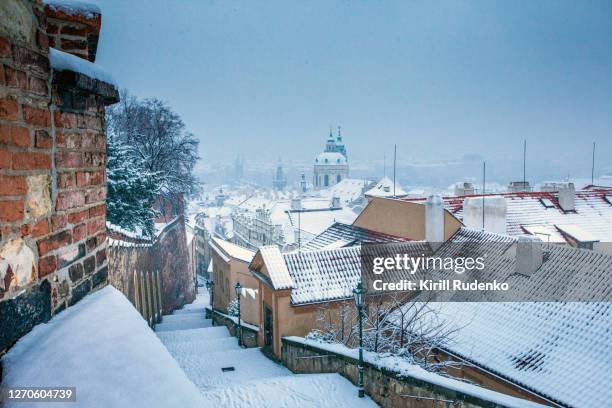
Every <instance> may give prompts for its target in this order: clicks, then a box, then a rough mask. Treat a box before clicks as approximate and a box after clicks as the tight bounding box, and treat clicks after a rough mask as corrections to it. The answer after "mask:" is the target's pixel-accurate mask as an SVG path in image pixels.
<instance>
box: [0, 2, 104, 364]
mask: <svg viewBox="0 0 612 408" xmlns="http://www.w3.org/2000/svg"><path fill="white" fill-rule="evenodd" d="M11 2H12V3H14V4H13V5H14V6H15V7H14V9H15V10H21V11H22V12H23V13H24V15H23V16H22V17H23V19H26V20H28V21H30V20H31V21H33V22H34V23H33V24H35V27H33V32H35V33H36V35H33V36H31V37H24V36H23V33H22V30H20V28H19V27H13V26H11V24H10V19H11V18H14V16H13V17H10V16H8V15H6V14H5V13H0V26H2V27H7V30H5V34H4V35H5V36H4V37H2V36H0V67H1V68H0V69H1V70H2V71H3V72H4V75H1V74H2V73H1V72H0V78H3V80H2V81H0V95H1V96H0V353H2V351H4V350H6V349H7V348H8V347H10V346H11V345H12V344H13V343H14V342H15V341H16V340H17V339H19V338H20V337H21V336H23V335H24V334H26V333H27V332H28V331H29V330H31V328H32V327H33V326H35V325H36V324H38V323H40V322H44V321H47V320H49V319H50V318H51V316H53V315H54V314H55V313H57V312H59V311H60V310H62V309H64V308H66V307H68V306H71V305H73V304H74V303H76V302H78V301H79V300H80V299H82V298H83V297H84V296H85V295H86V294H87V293H89V292H91V291H92V290H95V289H97V288H99V287H102V286H104V285H106V282H107V266H106V265H107V262H106V229H105V222H106V206H105V199H106V169H105V164H106V163H105V161H106V152H105V151H106V137H105V134H104V130H103V119H104V108H105V105H106V104H107V103H108V101H109V99H108V98H104V97H101V96H100V95H96V94H92V93H91V92H89V91H87V90H83V89H76V88H75V85H74V84H70V83H58V82H56V81H55V80H53V81H49V79H50V77H51V76H52V75H53V71H52V68H51V67H50V62H49V45H48V41H47V35H46V33H47V29H48V27H47V19H46V16H45V13H44V11H43V9H42V6H40V5H37V4H33V5H32V3H31V2H29V1H27V0H11ZM11 27H13V28H11ZM50 82H51V85H49V83H50ZM59 95H64V96H66V95H69V96H70V103H66V102H67V101H66V100H65V99H64V97H59ZM78 106H82V107H83V108H78Z"/></svg>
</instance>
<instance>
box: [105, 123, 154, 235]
mask: <svg viewBox="0 0 612 408" xmlns="http://www.w3.org/2000/svg"><path fill="white" fill-rule="evenodd" d="M107 155H108V163H107V169H106V170H107V177H108V193H107V198H106V205H107V219H108V221H109V222H110V223H112V224H115V225H118V226H120V227H121V228H124V229H126V230H129V231H134V232H138V233H142V234H143V235H146V236H149V237H151V236H153V234H154V231H155V229H154V219H155V216H156V211H155V210H154V209H153V202H154V200H155V198H156V197H157V195H158V194H159V192H160V187H159V184H158V183H157V180H156V178H157V177H158V174H157V172H152V171H150V170H149V169H148V168H147V167H146V164H145V163H144V161H143V160H142V159H141V158H140V157H139V155H138V153H137V152H136V151H135V150H134V149H133V148H132V147H130V146H127V145H125V144H123V143H122V142H120V141H119V140H117V139H116V138H114V137H112V135H110V134H109V138H108V145H107Z"/></svg>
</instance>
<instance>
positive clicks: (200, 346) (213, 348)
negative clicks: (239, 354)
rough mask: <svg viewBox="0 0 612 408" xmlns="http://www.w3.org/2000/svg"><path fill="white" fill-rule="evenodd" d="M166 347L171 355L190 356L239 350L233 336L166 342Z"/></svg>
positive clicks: (195, 356)
mask: <svg viewBox="0 0 612 408" xmlns="http://www.w3.org/2000/svg"><path fill="white" fill-rule="evenodd" d="M166 348H167V349H168V351H169V352H170V354H172V355H173V356H179V355H180V356H190V357H191V358H207V357H206V354H208V353H214V352H217V351H230V350H241V347H240V346H239V345H238V340H237V339H236V338H234V337H222V338H212V339H211V338H202V339H201V340H188V341H175V342H168V343H166Z"/></svg>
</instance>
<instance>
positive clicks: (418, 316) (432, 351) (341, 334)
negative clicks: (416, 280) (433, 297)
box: [307, 293, 458, 371]
mask: <svg viewBox="0 0 612 408" xmlns="http://www.w3.org/2000/svg"><path fill="white" fill-rule="evenodd" d="M357 317H358V313H357V309H356V307H355V304H354V302H352V301H345V302H343V303H342V304H341V305H340V306H339V307H335V308H331V307H329V305H325V306H323V307H321V308H320V309H319V312H318V314H317V326H316V327H315V328H314V329H313V330H312V331H311V332H310V333H309V334H308V336H307V337H308V338H310V339H313V340H317V341H321V342H325V343H334V342H335V343H342V344H344V345H346V346H347V347H351V348H354V347H357V346H358V345H359V328H358V320H357ZM456 330H458V328H457V327H456V326H455V325H453V324H449V323H448V322H447V321H445V320H444V319H442V318H441V316H440V309H439V308H438V307H436V306H435V305H434V306H432V304H431V303H430V302H428V301H421V302H414V301H410V300H408V299H407V298H406V296H405V295H403V294H399V293H394V294H386V295H384V296H380V295H376V296H366V307H365V310H364V313H363V345H364V348H365V350H367V351H371V352H375V353H391V354H393V355H396V356H399V357H402V358H404V359H406V360H408V361H410V363H412V364H418V365H420V366H421V367H423V368H425V369H427V370H429V371H440V370H441V369H443V368H446V367H453V366H457V365H458V363H457V362H454V361H450V360H444V359H439V356H438V353H437V352H438V351H439V350H440V349H443V348H444V346H446V345H448V344H449V343H450V342H451V341H452V337H453V334H454V333H455V331H456Z"/></svg>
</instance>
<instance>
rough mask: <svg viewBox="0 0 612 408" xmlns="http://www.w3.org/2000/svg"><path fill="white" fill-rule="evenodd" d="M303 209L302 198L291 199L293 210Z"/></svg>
mask: <svg viewBox="0 0 612 408" xmlns="http://www.w3.org/2000/svg"><path fill="white" fill-rule="evenodd" d="M301 209H302V199H301V198H300V197H295V198H292V199H291V210H293V211H300V210H301Z"/></svg>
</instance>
